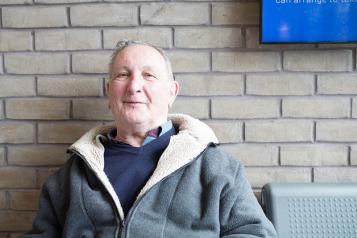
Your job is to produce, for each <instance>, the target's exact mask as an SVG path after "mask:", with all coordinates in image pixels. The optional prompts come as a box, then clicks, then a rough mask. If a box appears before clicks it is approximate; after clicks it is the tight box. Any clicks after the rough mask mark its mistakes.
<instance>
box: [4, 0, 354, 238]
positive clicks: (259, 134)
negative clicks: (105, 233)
mask: <svg viewBox="0 0 357 238" xmlns="http://www.w3.org/2000/svg"><path fill="white" fill-rule="evenodd" d="M0 8H1V10H0V16H1V18H0V19H1V20H0V26H1V29H0V132H1V133H0V238H5V237H6V238H8V237H16V236H17V235H18V234H20V233H21V232H23V231H26V230H28V229H29V228H30V226H31V222H32V219H33V217H34V214H35V211H36V209H37V207H38V205H37V200H38V196H39V189H40V187H41V185H42V184H43V182H44V181H45V180H46V178H47V177H48V175H49V174H51V173H52V172H53V171H54V170H55V169H56V168H58V166H60V165H61V164H63V163H64V162H65V160H66V159H67V156H66V155H65V150H66V147H67V146H68V145H69V144H70V143H72V142H73V141H75V140H76V139H77V138H78V137H79V136H80V135H81V134H83V133H84V132H85V131H86V130H88V129H89V128H91V127H93V126H94V125H97V124H102V123H108V122H109V121H110V120H111V115H110V113H109V112H108V110H107V106H106V99H105V82H106V80H107V79H106V72H107V63H108V60H109V55H110V53H111V51H112V49H113V47H114V45H115V42H116V41H117V40H118V39H122V38H135V39H141V40H144V41H148V42H151V43H153V44H156V45H158V46H161V47H163V48H165V49H167V51H168V55H169V57H170V58H171V60H172V63H173V69H174V72H175V77H176V80H177V81H179V82H180V83H181V85H182V90H181V93H180V96H179V98H178V99H177V101H176V104H175V105H174V108H173V111H174V112H184V113H188V114H191V115H192V116H195V117H198V118H200V119H203V120H204V121H206V122H207V123H208V124H209V125H210V126H212V128H213V129H214V130H215V132H216V133H217V136H218V137H219V139H220V141H221V142H222V144H223V145H224V147H225V149H226V150H227V151H228V152H229V153H230V154H232V155H233V156H234V157H235V158H239V159H240V160H241V161H243V162H244V164H245V165H246V167H247V169H246V171H247V175H248V178H249V180H250V182H251V183H252V186H253V187H254V189H255V191H256V192H257V193H259V190H260V188H261V187H262V186H263V185H264V184H265V183H267V182H272V181H281V182H293V181H294V182H327V181H330V182H339V181H354V182H357V167H356V165H357V120H356V118H357V72H356V48H357V45H356V44H335V45H333V44H331V45H327V44H321V45H320V44H306V45H299V44H293V45H260V44H259V40H258V39H259V3H258V2H255V1H242V2H239V1H223V0H222V1H221V0H218V1H216V0H214V1H210V0H207V1H200V0H197V1H190V0H188V1H180V0H173V1H170V2H165V3H164V2H161V1H150V0H140V1H136V0H126V1H120V0H0Z"/></svg>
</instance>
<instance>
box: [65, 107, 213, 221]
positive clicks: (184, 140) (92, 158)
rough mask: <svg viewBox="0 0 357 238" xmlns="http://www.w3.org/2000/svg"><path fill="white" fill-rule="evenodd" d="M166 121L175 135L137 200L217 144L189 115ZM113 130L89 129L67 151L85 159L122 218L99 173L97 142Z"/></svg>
mask: <svg viewBox="0 0 357 238" xmlns="http://www.w3.org/2000/svg"><path fill="white" fill-rule="evenodd" d="M169 119H170V120H172V123H173V125H174V126H175V127H176V128H177V129H178V133H177V135H174V136H172V137H171V139H170V143H169V145H168V146H167V148H166V150H165V151H164V153H163V154H162V155H161V157H160V159H159V162H158V164H157V167H156V169H155V171H154V173H153V174H152V176H151V177H150V179H149V180H148V181H147V183H146V185H145V186H144V187H143V188H142V190H141V191H140V194H139V195H138V198H139V197H141V196H142V195H143V194H144V193H145V192H147V191H148V190H149V189H150V188H151V187H152V186H154V185H155V184H156V183H158V182H159V181H160V180H162V179H163V178H165V177H166V176H168V175H169V174H171V173H173V172H174V171H176V170H178V169H179V168H181V167H183V166H185V165H186V164H188V163H190V162H191V161H193V160H194V159H195V158H196V157H197V156H198V155H199V154H200V153H201V152H202V151H203V150H204V149H205V148H206V147H207V145H208V144H209V143H218V139H217V137H216V136H215V134H214V132H213V131H212V129H211V128H209V127H208V126H207V125H206V124H204V123H203V122H201V121H199V120H197V119H194V118H192V117H191V116H188V115H184V114H170V115H169ZM114 127H115V126H114V125H108V126H98V127H95V128H93V129H91V130H90V131H88V132H87V133H86V134H84V135H83V136H82V137H81V138H80V139H79V140H78V141H76V142H75V143H74V144H72V145H71V146H70V148H69V150H71V151H74V152H76V153H78V154H80V155H81V157H82V159H84V160H85V162H86V163H87V164H88V166H90V167H91V169H92V170H93V171H94V172H95V173H96V175H97V176H98V178H99V179H101V181H102V182H103V184H104V185H105V186H106V188H107V189H108V191H109V192H110V194H111V195H112V196H113V199H114V202H115V203H116V205H117V207H118V211H119V214H120V216H121V217H122V218H123V211H122V209H121V206H120V202H119V201H118V198H117V196H116V193H115V191H114V189H113V187H112V186H111V184H110V182H109V180H108V178H107V176H106V175H105V173H104V171H103V170H104V146H103V145H102V143H101V142H100V140H101V139H106V136H107V133H108V132H109V130H111V129H112V128H114Z"/></svg>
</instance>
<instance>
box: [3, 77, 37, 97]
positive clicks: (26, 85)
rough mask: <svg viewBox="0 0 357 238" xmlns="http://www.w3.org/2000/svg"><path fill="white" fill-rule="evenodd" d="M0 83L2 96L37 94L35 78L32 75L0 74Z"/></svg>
mask: <svg viewBox="0 0 357 238" xmlns="http://www.w3.org/2000/svg"><path fill="white" fill-rule="evenodd" d="M0 85H1V87H0V97H11V96H19V97H23V96H34V95H35V79H34V78H32V77H19V76H0Z"/></svg>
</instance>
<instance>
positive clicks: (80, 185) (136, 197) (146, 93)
mask: <svg viewBox="0 0 357 238" xmlns="http://www.w3.org/2000/svg"><path fill="white" fill-rule="evenodd" d="M107 91H108V106H109V108H110V110H111V111H112V113H113V115H114V118H115V125H111V126H99V127H96V128H94V129H92V130H90V131H89V132H87V133H86V134H85V135H84V136H83V137H82V138H80V139H79V140H78V141H77V142H75V143H74V144H73V145H72V146H71V147H70V148H69V151H70V152H71V153H72V156H71V158H70V159H69V160H68V162H67V163H66V164H65V166H64V167H63V168H61V169H60V170H59V171H58V172H57V173H56V174H54V175H53V176H51V177H50V178H49V179H48V181H47V183H46V184H45V185H44V187H43V190H42V193H41V198H40V208H39V211H38V214H37V216H36V218H35V221H34V224H33V229H32V231H30V232H29V233H28V234H26V235H25V237H34V236H36V237H38V236H39V235H40V236H41V237H135V238H138V237H202V238H207V237H241V238H243V237H247V238H248V237H276V235H275V231H274V228H273V226H272V225H271V223H270V222H269V221H268V220H267V218H266V217H265V216H264V213H263V212H262V210H261V208H260V206H259V204H258V202H257V200H256V198H255V197H254V194H253V192H252V190H251V188H250V185H249V183H248V182H247V180H246V178H245V176H244V172H243V167H242V165H241V164H240V163H239V162H238V161H237V160H234V159H231V158H230V157H229V156H227V154H226V153H224V152H223V151H222V150H221V149H220V148H219V145H218V141H217V138H216V136H215V135H214V133H213V131H212V130H211V129H210V128H209V127H208V126H206V125H205V124H204V123H202V122H200V121H199V120H197V119H194V118H192V117H190V116H187V115H182V114H177V115H169V114H168V111H169V108H170V107H171V105H172V104H173V102H174V100H175V97H176V95H177V94H178V91H179V85H178V83H177V82H175V81H174V80H173V74H172V70H171V65H170V62H169V60H168V58H167V57H166V55H165V54H164V52H163V51H162V50H161V49H159V48H157V47H155V46H151V45H149V44H145V43H140V42H132V41H122V42H119V43H118V46H117V49H116V51H115V52H114V54H113V56H112V60H111V63H110V81H109V83H108V85H107Z"/></svg>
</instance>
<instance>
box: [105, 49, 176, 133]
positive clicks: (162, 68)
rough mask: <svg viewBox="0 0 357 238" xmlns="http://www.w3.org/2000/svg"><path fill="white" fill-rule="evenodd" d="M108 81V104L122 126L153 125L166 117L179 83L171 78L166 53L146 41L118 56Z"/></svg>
mask: <svg viewBox="0 0 357 238" xmlns="http://www.w3.org/2000/svg"><path fill="white" fill-rule="evenodd" d="M112 72H113V73H112V80H111V81H110V82H109V84H108V99H109V107H110V109H111V111H112V113H113V115H114V117H115V120H116V121H117V122H119V126H120V125H122V126H128V125H129V126H134V127H135V126H136V125H137V126H142V125H145V126H147V127H149V128H148V129H153V128H154V127H157V126H159V125H161V124H162V123H164V122H165V121H166V120H167V114H168V109H169V107H170V106H171V104H172V103H173V101H174V99H175V97H176V95H177V93H178V84H177V82H175V81H172V80H169V79H168V71H167V68H166V63H165V60H164V58H163V56H162V55H161V54H160V53H159V52H158V51H157V50H156V49H154V48H152V47H150V46H146V45H131V46H129V47H127V48H125V49H123V50H122V51H120V53H119V54H118V55H117V56H116V58H115V61H114V64H113V68H112Z"/></svg>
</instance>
